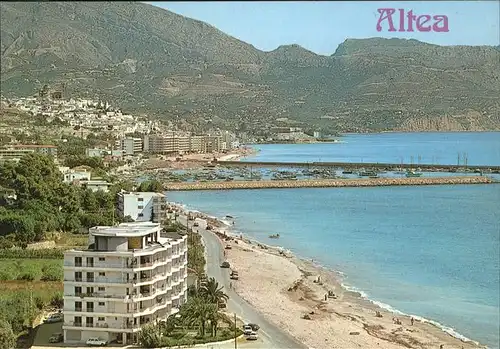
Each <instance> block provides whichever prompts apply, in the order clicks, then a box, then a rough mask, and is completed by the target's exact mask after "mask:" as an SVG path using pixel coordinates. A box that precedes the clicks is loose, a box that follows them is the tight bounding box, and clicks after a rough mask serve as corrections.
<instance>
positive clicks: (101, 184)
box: [78, 179, 111, 193]
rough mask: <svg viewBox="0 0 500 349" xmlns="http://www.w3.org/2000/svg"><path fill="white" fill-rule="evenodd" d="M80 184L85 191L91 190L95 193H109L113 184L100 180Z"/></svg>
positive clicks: (82, 181)
mask: <svg viewBox="0 0 500 349" xmlns="http://www.w3.org/2000/svg"><path fill="white" fill-rule="evenodd" d="M78 183H79V184H80V185H81V186H82V187H84V188H85V189H90V190H92V191H93V192H96V191H99V190H102V191H103V192H105V193H107V192H108V191H109V187H110V186H111V183H109V182H106V181H103V180H99V179H89V180H80V181H78Z"/></svg>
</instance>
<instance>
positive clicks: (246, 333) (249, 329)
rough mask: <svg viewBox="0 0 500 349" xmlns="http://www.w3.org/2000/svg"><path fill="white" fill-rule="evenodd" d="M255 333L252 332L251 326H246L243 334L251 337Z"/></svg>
mask: <svg viewBox="0 0 500 349" xmlns="http://www.w3.org/2000/svg"><path fill="white" fill-rule="evenodd" d="M253 332H254V331H253V330H252V327H251V326H249V325H244V326H243V334H244V335H245V336H249V335H251V334H252V333H253Z"/></svg>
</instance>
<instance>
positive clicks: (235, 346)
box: [234, 313, 238, 349]
mask: <svg viewBox="0 0 500 349" xmlns="http://www.w3.org/2000/svg"><path fill="white" fill-rule="evenodd" d="M236 327H237V325H236V313H234V349H237V348H238V341H237V339H238V336H237V335H236Z"/></svg>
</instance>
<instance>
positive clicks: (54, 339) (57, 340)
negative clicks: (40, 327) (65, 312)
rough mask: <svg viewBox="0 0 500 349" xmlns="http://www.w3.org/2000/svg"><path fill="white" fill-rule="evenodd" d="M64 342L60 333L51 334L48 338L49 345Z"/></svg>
mask: <svg viewBox="0 0 500 349" xmlns="http://www.w3.org/2000/svg"><path fill="white" fill-rule="evenodd" d="M63 340H64V335H63V334H62V333H53V334H52V336H50V338H49V343H60V342H62V341H63Z"/></svg>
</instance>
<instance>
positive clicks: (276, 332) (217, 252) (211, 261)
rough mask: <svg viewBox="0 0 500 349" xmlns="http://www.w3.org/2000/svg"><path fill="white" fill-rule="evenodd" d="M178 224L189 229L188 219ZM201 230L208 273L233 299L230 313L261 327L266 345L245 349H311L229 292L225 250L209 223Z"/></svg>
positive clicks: (228, 306) (230, 298) (197, 229)
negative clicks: (222, 264)
mask: <svg viewBox="0 0 500 349" xmlns="http://www.w3.org/2000/svg"><path fill="white" fill-rule="evenodd" d="M178 221H179V222H180V223H181V224H183V225H186V222H187V221H186V216H183V215H180V216H179V217H178ZM196 222H198V224H199V227H193V230H194V231H197V232H198V233H200V235H201V237H202V239H203V244H204V245H205V259H206V261H207V264H206V272H207V275H208V277H214V278H215V279H216V280H217V282H218V283H219V284H220V285H221V286H224V289H225V293H226V294H227V295H228V296H229V300H228V302H227V308H228V310H229V311H230V312H233V313H236V315H237V316H239V317H240V318H241V319H243V320H244V321H245V322H247V323H256V324H258V325H259V326H260V329H259V338H260V339H261V340H262V342H264V343H262V342H261V341H259V342H261V343H255V345H254V346H251V344H250V343H248V345H246V344H247V343H245V345H244V347H245V348H273V349H307V348H308V347H307V346H305V345H304V344H302V343H300V342H299V341H298V340H296V339H294V338H293V337H292V336H290V335H289V334H287V333H285V332H284V331H283V330H281V329H280V328H279V327H277V326H276V325H274V324H272V323H270V322H269V321H268V320H267V319H266V318H264V316H262V315H261V314H260V313H258V312H257V311H256V310H255V309H254V308H253V307H252V305H250V304H249V303H248V302H247V301H245V300H244V299H243V298H241V297H240V296H239V295H238V294H237V293H236V292H234V291H233V290H232V289H230V288H229V283H230V279H229V273H228V270H227V269H223V268H221V267H220V265H221V263H222V262H223V261H224V260H225V259H224V253H223V251H224V250H223V247H222V245H221V243H220V240H219V238H218V237H217V236H216V235H215V234H213V233H212V232H210V231H207V230H206V221H205V220H200V219H197V220H196ZM189 225H190V226H191V225H192V222H189Z"/></svg>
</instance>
